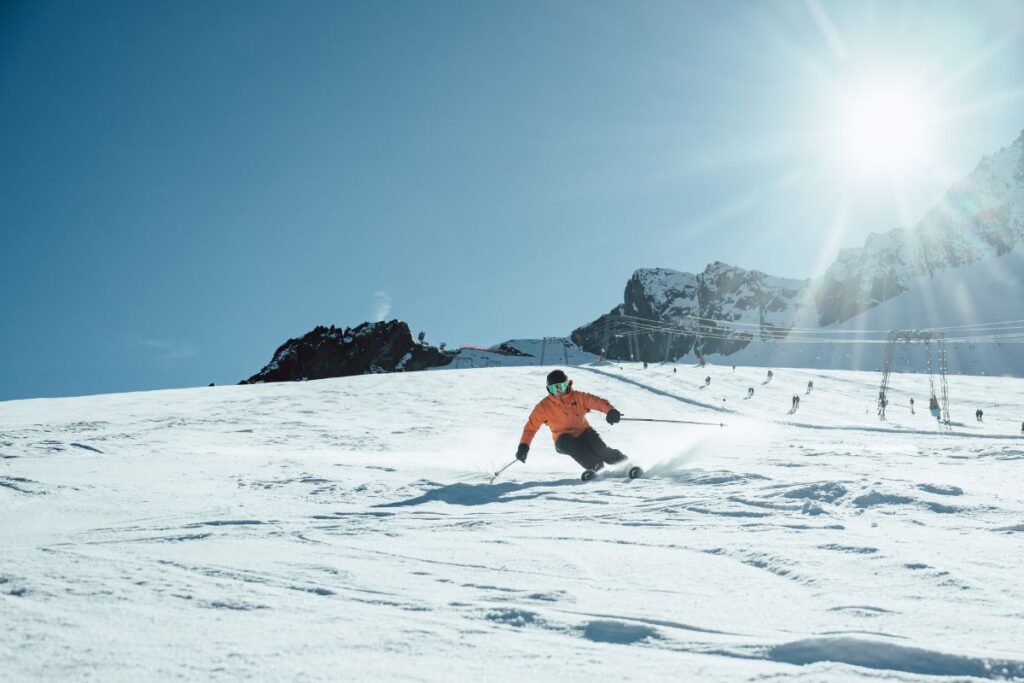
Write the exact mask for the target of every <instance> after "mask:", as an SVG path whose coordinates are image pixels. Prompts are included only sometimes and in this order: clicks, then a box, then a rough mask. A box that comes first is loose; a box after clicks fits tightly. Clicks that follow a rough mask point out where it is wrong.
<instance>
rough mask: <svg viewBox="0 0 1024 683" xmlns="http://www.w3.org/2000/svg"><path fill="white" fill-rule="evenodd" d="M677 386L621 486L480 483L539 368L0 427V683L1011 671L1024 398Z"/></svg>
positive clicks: (155, 402)
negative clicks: (932, 398) (2, 682)
mask: <svg viewBox="0 0 1024 683" xmlns="http://www.w3.org/2000/svg"><path fill="white" fill-rule="evenodd" d="M677 367H678V373H677V374H673V373H672V369H671V366H667V365H652V366H651V367H650V368H648V369H646V370H644V369H642V368H640V367H638V366H636V365H628V364H627V365H623V366H617V365H610V364H607V365H604V366H602V367H600V368H587V369H590V370H593V371H591V372H585V371H581V370H583V369H573V370H572V371H571V375H572V376H573V377H574V379H575V381H576V384H577V386H578V388H580V389H582V390H585V391H591V392H593V393H597V394H599V395H603V396H605V397H607V398H609V399H610V400H611V401H612V402H613V403H614V404H615V405H616V407H618V408H619V409H620V410H622V412H623V413H624V414H625V415H627V416H635V417H654V418H664V419H681V420H696V421H701V420H705V421H714V422H716V425H715V426H697V425H673V424H662V423H625V422H624V423H621V424H619V425H616V426H614V427H609V426H608V425H606V424H605V423H604V422H603V420H602V419H601V416H600V415H599V414H596V413H595V414H592V420H591V421H592V423H593V424H594V426H595V427H596V428H597V429H598V431H599V432H601V434H602V435H603V436H604V437H605V439H606V440H607V441H608V442H609V443H610V444H612V445H614V446H616V447H619V448H621V449H622V450H623V451H625V452H626V453H628V454H630V455H631V459H632V460H633V461H635V462H636V463H638V464H640V465H642V466H644V468H645V470H646V476H645V477H644V478H642V479H639V480H636V481H628V480H626V479H625V478H624V477H613V476H603V477H598V478H597V479H595V480H594V481H591V482H587V483H584V482H581V481H580V480H579V472H580V471H579V468H578V467H577V466H576V465H575V463H573V462H572V461H571V460H570V459H569V458H567V457H566V456H561V455H558V454H556V453H554V449H553V448H552V445H551V441H550V436H549V433H548V432H547V430H542V432H541V433H540V434H539V435H538V437H537V439H536V440H535V442H534V447H533V449H532V450H531V454H530V457H529V460H528V462H527V463H526V464H525V465H521V464H518V463H517V464H516V465H514V466H513V467H511V468H510V469H508V470H507V471H506V472H505V473H504V474H502V476H501V477H499V478H498V479H497V480H496V481H495V482H494V483H493V484H488V480H489V479H490V475H491V474H492V473H493V472H494V471H495V470H496V469H498V468H499V467H501V466H502V465H504V464H506V463H507V462H509V461H510V460H511V458H512V456H513V453H514V452H515V446H516V443H517V442H518V437H519V434H520V431H521V429H522V425H523V422H524V421H525V419H526V416H527V413H528V411H529V410H530V408H531V407H532V406H533V405H534V403H536V401H537V400H539V399H540V398H541V397H542V395H543V394H542V391H543V388H542V387H543V378H544V375H545V374H546V373H547V371H548V370H550V369H551V368H550V367H518V368H500V369H487V370H451V371H443V372H423V373H408V374H397V375H383V376H365V377H356V378H346V379H337V380H323V381H319V382H308V383H295V384H274V385H256V386H244V387H214V388H201V389H187V390H173V391H159V392H148V393H136V394H119V395H108V396H94V397H85V398H74V399H47V400H30V401H12V402H7V403H0V506H2V509H3V517H2V520H3V521H2V523H0V634H3V637H2V638H0V656H2V661H4V663H5V664H4V669H5V676H4V678H5V679H7V680H37V679H43V680H66V679H83V678H90V677H92V678H98V679H103V680H140V679H149V678H171V677H181V678H186V679H197V680H208V679H240V678H261V679H284V680H290V679H297V678H301V679H306V680H339V679H347V678H362V679H373V680H381V679H384V680H438V679H442V678H443V679H459V680H461V679H464V678H465V679H469V678H480V677H486V678H495V677H501V678H503V679H512V680H526V679H530V680H535V679H538V678H540V679H550V678H554V677H557V678H559V679H566V680H581V681H582V680H595V678H596V679H624V680H650V679H665V678H672V679H682V680H687V679H690V680H697V679H699V680H717V681H737V680H758V681H766V680H767V681H771V680H782V679H785V680H807V681H821V680H873V681H874V680H881V679H885V680H900V681H925V680H929V681H930V680H935V679H934V677H935V676H940V677H950V678H951V679H955V680H975V679H976V680H993V679H995V680H998V679H1024V646H1022V643H1024V607H1022V605H1024V587H1022V586H1024V584H1022V583H1021V581H1020V564H1021V560H1022V558H1024V555H1022V552H1021V546H1020V544H1021V542H1022V540H1024V489H1022V488H1021V486H1020V485H1019V482H1020V476H1021V467H1022V466H1024V463H1022V462H1021V461H1022V460H1024V439H1021V437H1020V420H1021V419H1024V381H1022V380H1018V379H1009V378H988V377H952V378H950V392H951V397H952V404H953V416H954V420H955V421H956V420H958V419H959V420H960V424H959V425H958V426H955V427H954V428H953V429H952V430H951V431H947V430H944V429H941V428H939V427H938V426H937V425H936V423H935V421H934V419H933V418H931V416H930V415H929V414H928V413H927V411H921V410H918V412H917V414H916V415H912V414H911V413H910V410H909V404H908V398H909V397H910V396H914V397H915V398H916V400H917V403H918V406H921V405H927V378H925V377H922V376H920V375H894V376H893V381H892V387H893V388H892V389H891V391H890V400H891V403H890V406H889V410H888V420H887V421H886V422H880V421H879V419H878V417H877V416H876V414H875V410H874V398H875V396H877V380H878V376H877V374H874V373H857V372H847V371H819V370H788V369H777V370H776V371H775V377H774V379H773V380H772V382H771V383H769V384H765V385H762V384H761V382H762V380H763V379H764V369H763V368H737V369H736V371H735V373H734V372H732V371H731V369H730V368H728V367H724V368H723V367H710V366H709V367H707V368H692V367H689V366H677ZM469 373H471V374H469ZM706 375H711V376H712V379H713V381H712V384H711V385H710V386H709V387H707V388H701V385H702V383H703V378H704V377H705V376H706ZM808 379H813V380H814V391H813V392H811V393H808V394H805V393H804V392H803V387H805V386H806V383H807V381H808ZM748 386H756V388H757V391H756V394H755V396H754V397H753V398H752V399H750V400H743V399H744V397H745V396H746V389H747V387H748ZM793 393H800V394H801V398H802V400H801V407H800V409H799V411H797V412H796V413H795V414H794V415H787V413H788V411H789V408H790V397H791V396H792V394H793ZM994 402H995V404H997V405H994ZM978 406H985V407H986V413H985V422H981V423H979V422H976V421H974V420H973V411H974V409H975V408H976V407H978ZM968 418H971V419H968ZM718 420H724V421H725V422H726V426H725V427H718V426H717V422H718Z"/></svg>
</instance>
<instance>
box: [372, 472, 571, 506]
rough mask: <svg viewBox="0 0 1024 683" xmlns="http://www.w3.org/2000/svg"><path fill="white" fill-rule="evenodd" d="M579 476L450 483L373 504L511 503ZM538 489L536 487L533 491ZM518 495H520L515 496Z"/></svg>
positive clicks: (559, 485)
mask: <svg viewBox="0 0 1024 683" xmlns="http://www.w3.org/2000/svg"><path fill="white" fill-rule="evenodd" d="M581 483H582V482H581V481H580V480H579V479H559V480H557V481H529V482H523V483H515V482H502V483H500V484H465V483H461V482H460V483H457V484H447V485H438V486H437V488H434V489H431V490H430V491H427V492H426V493H424V494H423V495H421V496H416V497H415V498H409V499H408V500H399V501H395V502H394V503H381V504H379V505H375V506H374V507H379V508H395V507H410V506H413V505H423V504H425V503H431V502H434V501H440V502H442V503H448V504H450V505H487V504H488V503H510V502H512V501H518V500H529V499H531V498H538V497H540V496H544V495H547V494H549V493H552V491H551V490H550V489H551V488H552V487H561V486H569V485H575V484H581ZM531 489H535V490H531ZM516 494H519V495H516Z"/></svg>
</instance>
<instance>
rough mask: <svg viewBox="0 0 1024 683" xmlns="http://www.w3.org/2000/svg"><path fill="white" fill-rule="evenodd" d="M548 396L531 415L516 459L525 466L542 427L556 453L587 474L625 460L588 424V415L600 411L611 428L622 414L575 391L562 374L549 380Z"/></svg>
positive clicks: (554, 372)
mask: <svg viewBox="0 0 1024 683" xmlns="http://www.w3.org/2000/svg"><path fill="white" fill-rule="evenodd" d="M547 388H548V395H547V396H545V397H544V398H543V399H541V401H540V403H538V404H537V405H536V406H535V407H534V409H533V410H532V411H531V412H530V417H529V419H527V421H526V426H525V427H524V428H523V435H522V437H521V438H520V439H519V449H518V450H517V451H516V458H518V459H519V461H520V462H526V454H527V453H529V451H530V443H531V442H532V441H533V437H534V435H536V434H537V430H539V429H540V428H541V426H542V425H545V424H546V425H547V426H548V428H549V429H550V430H551V437H552V438H553V439H554V440H555V450H556V451H558V452H559V453H563V454H565V455H568V456H571V457H572V459H573V460H575V461H576V462H578V463H579V464H580V465H581V466H582V467H583V468H584V469H585V470H591V471H593V472H596V471H598V470H600V469H601V468H602V467H604V466H605V464H608V465H613V464H615V463H618V462H622V461H623V460H625V459H626V456H625V455H623V453H622V452H621V451H618V450H615V449H614V448H609V447H608V446H607V445H605V443H604V441H602V440H601V437H600V436H599V435H598V433H597V432H596V431H594V428H593V427H591V426H590V423H589V422H587V417H586V415H587V413H588V412H589V411H591V410H597V411H600V412H602V413H605V419H606V420H607V422H608V424H610V425H613V424H615V423H617V422H618V421H619V420H620V419H622V413H620V412H619V411H618V410H616V409H615V408H614V407H612V404H611V403H609V402H608V401H606V400H604V399H603V398H600V397H599V396H594V395H593V394H588V393H586V392H583V391H576V390H574V389H573V386H572V381H571V380H570V379H569V378H568V377H566V376H565V373H564V372H562V371H561V370H552V371H551V372H550V373H548V378H547Z"/></svg>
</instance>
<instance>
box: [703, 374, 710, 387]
mask: <svg viewBox="0 0 1024 683" xmlns="http://www.w3.org/2000/svg"><path fill="white" fill-rule="evenodd" d="M704 386H706V387H709V386H711V375H708V376H707V377H705V378H704Z"/></svg>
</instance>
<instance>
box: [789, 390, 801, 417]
mask: <svg viewBox="0 0 1024 683" xmlns="http://www.w3.org/2000/svg"><path fill="white" fill-rule="evenodd" d="M799 409H800V395H799V394H793V407H792V408H790V409H789V414H790V415H792V414H793V413H795V412H796V411H797V410H799Z"/></svg>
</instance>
